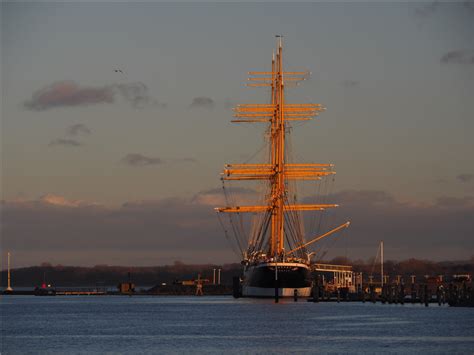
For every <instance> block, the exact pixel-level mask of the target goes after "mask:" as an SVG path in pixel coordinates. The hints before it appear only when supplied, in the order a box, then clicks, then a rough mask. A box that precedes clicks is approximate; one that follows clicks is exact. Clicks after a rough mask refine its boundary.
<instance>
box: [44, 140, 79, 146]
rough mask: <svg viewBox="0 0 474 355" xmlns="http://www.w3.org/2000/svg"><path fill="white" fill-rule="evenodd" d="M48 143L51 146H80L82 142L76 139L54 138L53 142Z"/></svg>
mask: <svg viewBox="0 0 474 355" xmlns="http://www.w3.org/2000/svg"><path fill="white" fill-rule="evenodd" d="M48 145H49V146H50V147H54V146H65V147H80V146H81V145H82V143H81V142H79V141H77V140H75V139H68V138H58V139H53V140H52V141H51V142H49V144H48Z"/></svg>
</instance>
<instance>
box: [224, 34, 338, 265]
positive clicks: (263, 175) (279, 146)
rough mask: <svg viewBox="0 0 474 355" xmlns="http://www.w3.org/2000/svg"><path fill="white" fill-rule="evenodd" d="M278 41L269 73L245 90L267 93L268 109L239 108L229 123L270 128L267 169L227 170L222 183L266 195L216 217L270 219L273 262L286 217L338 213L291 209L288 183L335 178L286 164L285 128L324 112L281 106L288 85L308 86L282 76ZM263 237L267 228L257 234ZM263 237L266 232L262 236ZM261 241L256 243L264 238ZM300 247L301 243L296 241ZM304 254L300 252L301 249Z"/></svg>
mask: <svg viewBox="0 0 474 355" xmlns="http://www.w3.org/2000/svg"><path fill="white" fill-rule="evenodd" d="M276 37H277V48H276V54H275V52H274V54H273V57H272V70H271V72H265V71H261V72H258V71H252V72H249V75H250V78H249V79H248V80H249V83H248V84H247V85H248V86H251V87H271V103H270V104H244V105H238V106H237V107H236V108H235V109H234V111H235V112H236V113H235V115H234V117H236V118H237V119H234V120H233V121H232V122H236V123H240V122H262V123H269V132H270V162H269V163H265V164H227V165H226V166H225V169H224V172H223V174H222V175H223V177H222V179H223V180H266V181H268V183H269V185H270V194H269V195H268V197H267V201H266V204H265V205H262V206H227V207H221V208H216V210H217V211H218V212H229V213H232V212H235V213H241V212H254V213H255V212H262V213H270V215H271V216H270V219H269V223H270V224H271V228H270V236H269V238H268V251H267V253H268V255H269V256H272V257H274V258H275V259H280V258H284V256H285V214H286V213H299V211H309V210H317V211H323V210H325V209H327V208H332V207H337V205H335V204H291V203H290V200H289V199H288V188H287V182H288V181H289V180H320V179H321V177H323V176H327V175H332V174H335V172H334V171H333V170H332V167H333V165H332V164H293V163H290V162H287V161H286V155H285V135H286V131H287V128H288V123H289V122H292V121H306V120H311V119H312V118H313V117H315V116H317V115H318V114H319V113H320V112H322V111H324V110H325V108H324V107H323V106H322V105H321V104H312V103H307V104H289V103H286V102H285V86H286V84H297V83H298V82H299V81H302V80H306V79H307V78H308V77H309V74H310V73H309V72H307V71H304V72H285V71H284V70H283V43H282V36H276ZM261 230H262V231H264V230H266V228H261ZM262 233H264V232H262ZM263 237H264V235H259V236H258V238H263ZM298 243H299V245H295V246H293V247H298V246H300V245H303V243H304V240H303V238H302V236H301V240H299V241H298ZM302 248H303V247H302Z"/></svg>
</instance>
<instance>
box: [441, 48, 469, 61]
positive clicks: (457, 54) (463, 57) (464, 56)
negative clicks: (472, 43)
mask: <svg viewBox="0 0 474 355" xmlns="http://www.w3.org/2000/svg"><path fill="white" fill-rule="evenodd" d="M441 63H443V64H474V50H472V49H460V50H455V51H450V52H448V53H446V54H444V55H443V56H442V57H441Z"/></svg>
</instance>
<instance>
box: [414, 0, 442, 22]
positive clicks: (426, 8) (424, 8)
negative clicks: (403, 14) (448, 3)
mask: <svg viewBox="0 0 474 355" xmlns="http://www.w3.org/2000/svg"><path fill="white" fill-rule="evenodd" d="M439 5H440V4H439V2H437V1H435V2H432V3H427V4H423V5H421V6H419V7H417V8H416V9H415V15H416V16H418V17H422V18H425V17H429V16H431V15H433V14H434V13H435V12H436V10H437V9H438V7H439Z"/></svg>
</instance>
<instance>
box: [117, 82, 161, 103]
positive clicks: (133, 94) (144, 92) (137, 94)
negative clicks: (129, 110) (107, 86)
mask: <svg viewBox="0 0 474 355" xmlns="http://www.w3.org/2000/svg"><path fill="white" fill-rule="evenodd" d="M112 89H113V90H114V91H116V92H118V93H119V94H120V95H121V96H122V97H123V98H124V99H125V100H126V101H127V102H129V103H130V104H131V105H132V107H135V108H142V107H145V106H148V105H155V106H159V107H161V108H165V107H166V105H165V104H159V103H158V102H157V101H156V100H154V99H152V98H151V97H150V95H149V93H148V87H147V86H146V85H145V84H143V83H140V82H138V83H128V84H115V85H113V86H112Z"/></svg>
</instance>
